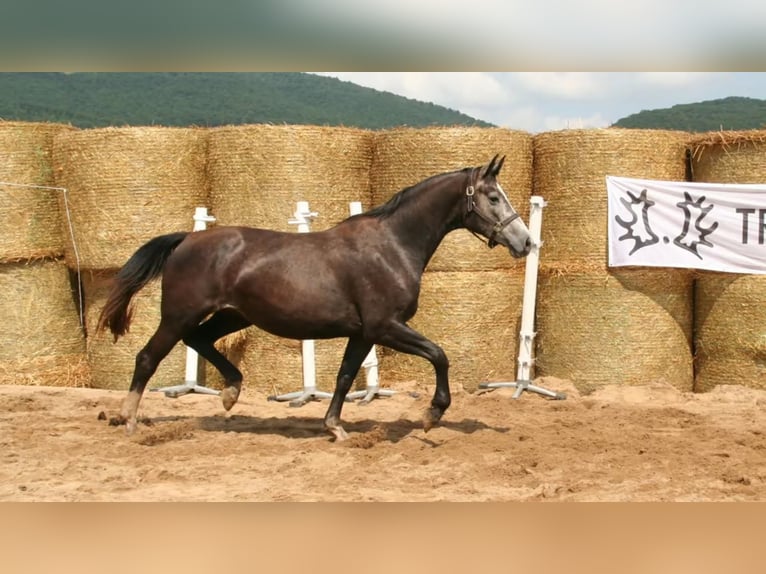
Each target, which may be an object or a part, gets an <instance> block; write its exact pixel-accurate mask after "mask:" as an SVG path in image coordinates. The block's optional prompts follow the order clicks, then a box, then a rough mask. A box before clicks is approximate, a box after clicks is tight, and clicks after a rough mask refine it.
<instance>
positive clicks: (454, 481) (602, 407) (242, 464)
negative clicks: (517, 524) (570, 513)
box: [0, 379, 766, 501]
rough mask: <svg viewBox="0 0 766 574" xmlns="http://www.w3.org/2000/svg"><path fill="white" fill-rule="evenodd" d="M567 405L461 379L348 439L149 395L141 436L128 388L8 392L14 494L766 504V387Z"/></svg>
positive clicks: (271, 411) (404, 389)
mask: <svg viewBox="0 0 766 574" xmlns="http://www.w3.org/2000/svg"><path fill="white" fill-rule="evenodd" d="M537 382H538V384H540V385H541V386H544V387H546V388H549V389H552V390H556V391H563V392H566V393H567V399H566V400H563V401H553V400H549V399H546V398H543V397H542V396H541V395H538V394H535V393H531V392H525V393H523V394H522V396H521V397H520V398H519V399H517V400H514V399H513V398H512V395H513V389H499V390H495V391H492V392H485V393H467V392H462V391H459V390H456V389H453V403H452V406H451V407H450V409H449V410H448V411H447V413H446V414H445V417H444V419H443V420H442V424H441V426H439V427H437V428H435V429H432V430H431V431H430V432H429V433H427V434H426V433H424V432H423V429H422V425H421V414H422V412H423V411H424V409H425V408H426V406H427V404H428V402H429V400H430V397H431V395H432V392H433V387H432V386H431V385H425V384H423V385H420V384H415V383H412V384H403V385H398V386H397V387H395V390H396V391H397V394H395V395H394V396H392V397H390V398H380V399H376V400H374V401H373V402H372V403H370V404H368V405H359V404H356V403H347V404H346V406H345V407H344V411H343V418H344V421H345V423H346V424H345V428H346V430H347V431H348V432H349V435H350V438H349V440H347V441H345V442H342V443H336V442H334V441H333V440H332V438H331V437H330V435H328V434H325V433H324V431H323V430H322V427H321V424H322V417H323V416H324V412H325V409H326V408H327V404H328V401H326V400H322V401H316V402H311V403H309V404H307V405H305V406H303V407H299V408H294V407H290V406H288V404H287V403H283V402H269V401H267V399H266V396H265V395H263V394H259V393H254V392H250V391H248V390H247V388H245V389H244V391H243V394H242V397H241V400H240V402H239V403H238V404H237V405H236V406H235V407H234V409H233V410H232V412H231V413H230V415H229V416H225V415H224V411H223V408H222V407H221V405H220V402H219V398H218V397H214V396H205V395H187V396H184V397H181V398H178V399H169V398H167V397H165V396H164V395H163V394H162V393H156V392H147V393H146V394H145V395H144V399H143V402H142V403H141V408H140V409H139V417H140V418H141V420H142V422H141V424H139V428H138V430H137V432H136V433H135V434H134V435H133V436H130V437H128V436H126V435H125V428H124V427H118V426H112V425H110V424H109V418H110V417H112V416H114V415H116V414H117V413H118V411H119V407H120V403H121V401H122V398H123V396H124V394H125V393H124V392H115V391H105V390H95V389H71V388H69V389H65V388H54V387H30V386H3V387H0V462H1V464H0V500H3V501H239V500H242V501H436V500H447V501H537V500H545V501H558V500H572V501H755V500H765V499H766V434H765V433H766V428H765V426H764V422H766V392H765V391H757V390H751V389H748V388H745V387H741V386H722V387H719V388H717V389H715V390H714V391H712V392H710V393H705V394H685V393H679V392H678V391H676V390H675V389H673V388H670V387H665V386H657V385H654V386H646V387H620V386H618V385H615V386H612V387H609V388H605V389H602V390H600V391H597V392H595V393H593V394H590V395H588V396H581V395H580V394H579V393H578V392H577V390H576V389H575V387H574V386H573V385H572V384H571V383H570V382H568V381H562V380H557V379H542V380H539V381H537Z"/></svg>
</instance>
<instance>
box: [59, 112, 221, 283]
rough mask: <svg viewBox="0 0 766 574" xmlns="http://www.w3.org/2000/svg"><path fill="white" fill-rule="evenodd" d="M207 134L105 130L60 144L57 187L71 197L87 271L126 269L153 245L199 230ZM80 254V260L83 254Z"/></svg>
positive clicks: (71, 257) (64, 137)
mask: <svg viewBox="0 0 766 574" xmlns="http://www.w3.org/2000/svg"><path fill="white" fill-rule="evenodd" d="M206 133H207V132H206V131H205V130H202V129H197V128H165V127H129V128H99V129H90V130H81V131H73V132H66V133H62V134H59V135H58V136H57V137H56V138H55V139H54V145H53V165H54V169H55V175H56V182H57V185H59V186H61V187H65V188H67V190H68V199H69V209H70V214H71V218H72V224H73V227H74V236H75V239H74V245H73V241H72V240H71V239H69V240H68V244H67V249H66V258H67V263H68V264H69V265H70V266H74V265H75V263H76V262H77V256H78V255H79V263H80V266H81V267H82V268H83V269H112V268H119V267H120V266H122V265H123V264H124V263H125V261H126V260H127V259H128V257H130V256H131V255H132V254H133V252H134V251H135V250H136V249H137V248H138V247H140V246H141V245H142V244H143V243H145V242H146V241H148V240H149V239H151V238H153V237H155V236H157V235H162V234H164V233H170V232H174V231H181V230H191V228H192V226H193V219H192V217H193V215H194V209H195V208H196V207H199V206H205V205H206V204H207V190H206V180H205V155H206ZM75 248H76V250H77V252H75Z"/></svg>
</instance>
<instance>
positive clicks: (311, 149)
mask: <svg viewBox="0 0 766 574" xmlns="http://www.w3.org/2000/svg"><path fill="white" fill-rule="evenodd" d="M371 155H372V133H371V132H369V131H366V130H361V129H356V128H342V127H321V126H296V125H281V126H274V125H246V126H226V127H221V128H214V129H212V130H211V131H210V141H209V151H208V181H209V186H210V201H211V207H212V213H213V215H214V216H215V217H216V218H217V221H218V224H220V225H246V226H249V227H263V228H267V229H275V230H279V231H296V230H297V228H296V226H295V225H290V224H288V219H291V218H292V214H293V213H294V212H295V208H296V202H298V201H308V202H309V208H310V209H311V211H314V212H317V213H318V214H319V216H318V217H317V218H316V219H315V220H314V222H313V223H312V224H311V229H312V230H316V231H318V230H321V229H327V228H329V227H332V226H334V225H335V224H337V223H339V222H340V221H342V220H344V219H346V218H347V217H348V216H349V202H352V201H360V202H361V203H362V209H364V210H366V209H369V208H370V207H371V205H370V185H369V169H370V161H371Z"/></svg>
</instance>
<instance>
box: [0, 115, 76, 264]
mask: <svg viewBox="0 0 766 574" xmlns="http://www.w3.org/2000/svg"><path fill="white" fill-rule="evenodd" d="M73 129H74V128H72V127H71V126H68V125H63V124H53V123H31V122H0V182H2V183H0V219H2V221H3V225H2V226H0V262H9V261H21V260H25V259H37V258H42V257H60V256H61V255H63V253H64V239H63V236H62V227H61V220H60V218H59V203H58V202H59V197H58V194H59V192H57V191H55V190H49V189H40V187H39V186H44V187H51V186H53V185H54V181H53V170H52V167H51V148H52V145H53V137H54V135H55V134H57V133H59V132H62V131H69V130H73ZM9 184H14V185H9ZM27 186H31V187H27ZM34 186H38V187H34Z"/></svg>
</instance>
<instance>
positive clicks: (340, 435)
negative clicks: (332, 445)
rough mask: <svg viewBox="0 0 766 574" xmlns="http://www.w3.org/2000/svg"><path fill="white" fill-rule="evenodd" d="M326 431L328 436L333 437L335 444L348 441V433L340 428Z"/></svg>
mask: <svg viewBox="0 0 766 574" xmlns="http://www.w3.org/2000/svg"><path fill="white" fill-rule="evenodd" d="M327 430H329V431H330V434H332V435H333V436H334V437H335V442H343V441H344V440H347V439H348V433H347V432H346V431H345V429H344V428H343V427H342V426H337V427H333V428H330V429H327Z"/></svg>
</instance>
